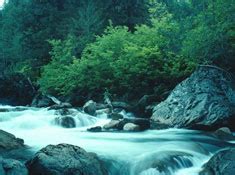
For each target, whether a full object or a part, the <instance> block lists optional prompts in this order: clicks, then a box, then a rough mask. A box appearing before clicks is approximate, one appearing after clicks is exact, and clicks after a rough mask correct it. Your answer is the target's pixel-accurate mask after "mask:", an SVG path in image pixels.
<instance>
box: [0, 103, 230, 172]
mask: <svg viewBox="0 0 235 175" xmlns="http://www.w3.org/2000/svg"><path fill="white" fill-rule="evenodd" d="M18 108H19V107H18ZM1 109H9V110H12V111H10V112H4V110H2V111H3V112H0V129H2V130H5V131H7V132H10V133H12V134H14V135H15V136H16V137H18V138H22V139H24V141H25V144H26V145H29V146H30V147H31V149H32V150H33V151H35V152H36V151H38V150H39V149H41V148H43V147H45V146H47V145H48V144H59V143H69V144H73V145H77V146H80V147H82V148H84V149H85V150H86V151H89V152H95V153H97V154H98V155H99V156H100V157H101V159H103V160H104V161H105V163H106V166H107V167H108V169H109V173H110V174H111V175H119V174H120V175H138V174H139V175H168V174H169V175H197V174H198V172H199V171H200V169H201V166H202V165H203V164H204V163H205V162H206V161H208V160H209V158H210V157H211V156H212V155H213V154H214V152H215V151H217V150H218V149H220V148H223V147H225V146H227V145H229V144H231V143H226V142H223V141H221V140H218V139H216V138H214V137H212V136H210V135H209V134H206V133H202V132H199V131H191V130H183V129H167V130H148V131H145V132H135V133H128V132H99V133H91V132H87V131H86V129H87V128H89V127H92V126H103V125H104V124H106V123H108V122H109V121H110V119H107V117H106V115H105V114H101V115H99V116H97V117H92V116H89V115H87V114H84V113H82V112H78V111H75V113H76V115H73V118H74V119H75V121H76V125H77V127H76V128H73V129H65V128H62V127H61V126H58V125H55V122H54V120H55V118H56V117H58V116H57V115H55V111H54V110H47V109H46V108H44V109H37V108H21V109H22V111H14V110H13V109H15V108H14V107H10V106H0V111H1Z"/></svg>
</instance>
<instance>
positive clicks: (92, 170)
mask: <svg viewBox="0 0 235 175" xmlns="http://www.w3.org/2000/svg"><path fill="white" fill-rule="evenodd" d="M0 148H1V149H0V174H1V175H41V174H43V175H52V174H53V175H107V174H108V173H107V170H106V168H105V167H104V164H103V162H102V161H101V160H100V159H99V158H98V156H97V155H96V154H95V153H88V152H86V151H85V150H84V149H82V148H80V147H78V146H74V145H69V144H59V145H48V146H46V147H45V148H43V149H41V150H40V151H38V152H37V153H36V154H35V155H34V156H31V157H32V158H31V159H29V160H27V161H26V163H24V162H23V161H19V160H15V159H12V158H9V157H8V156H6V153H7V152H9V151H12V150H16V151H17V150H18V151H22V149H23V148H26V146H25V145H24V144H23V140H22V139H18V138H16V137H15V136H13V135H12V134H10V133H7V132H5V131H2V130H0Z"/></svg>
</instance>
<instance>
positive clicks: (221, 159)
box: [200, 148, 235, 175]
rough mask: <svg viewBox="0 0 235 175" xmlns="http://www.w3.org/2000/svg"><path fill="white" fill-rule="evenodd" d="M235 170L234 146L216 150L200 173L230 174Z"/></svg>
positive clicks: (207, 174)
mask: <svg viewBox="0 0 235 175" xmlns="http://www.w3.org/2000/svg"><path fill="white" fill-rule="evenodd" d="M234 172H235V148H228V149H225V150H222V151H219V152H217V153H216V154H215V155H214V156H213V157H212V158H211V159H210V160H209V161H208V162H207V163H206V164H205V165H204V166H203V170H202V171H201V172H200V175H231V174H234Z"/></svg>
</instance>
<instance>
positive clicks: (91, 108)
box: [83, 100, 96, 116]
mask: <svg viewBox="0 0 235 175" xmlns="http://www.w3.org/2000/svg"><path fill="white" fill-rule="evenodd" d="M83 110H84V112H85V113H87V114H89V115H92V116H95V115H96V102H94V101H93V100H89V101H88V102H86V103H85V105H84V106H83Z"/></svg>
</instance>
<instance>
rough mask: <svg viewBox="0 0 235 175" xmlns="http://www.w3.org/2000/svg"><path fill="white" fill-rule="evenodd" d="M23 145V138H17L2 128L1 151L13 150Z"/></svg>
mask: <svg viewBox="0 0 235 175" xmlns="http://www.w3.org/2000/svg"><path fill="white" fill-rule="evenodd" d="M23 147H24V140H23V139H19V138H16V137H15V136H14V135H13V134H10V133H8V132H5V131H3V130H0V152H2V151H4V152H5V151H11V150H14V149H20V148H23Z"/></svg>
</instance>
